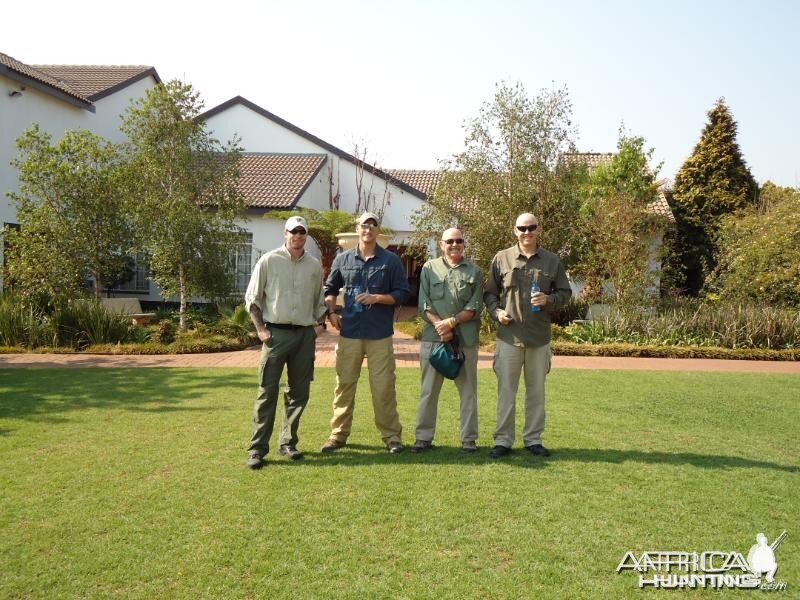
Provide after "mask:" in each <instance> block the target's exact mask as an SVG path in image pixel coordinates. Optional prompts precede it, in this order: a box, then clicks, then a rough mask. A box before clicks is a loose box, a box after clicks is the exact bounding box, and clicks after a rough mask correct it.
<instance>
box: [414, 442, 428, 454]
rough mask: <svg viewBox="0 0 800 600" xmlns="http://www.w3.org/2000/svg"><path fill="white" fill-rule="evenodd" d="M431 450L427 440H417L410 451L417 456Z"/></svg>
mask: <svg viewBox="0 0 800 600" xmlns="http://www.w3.org/2000/svg"><path fill="white" fill-rule="evenodd" d="M431 448H433V444H432V443H431V442H429V441H428V440H417V441H415V442H414V445H413V446H411V451H412V452H413V453H415V454H419V453H420V452H425V451H426V450H430V449H431Z"/></svg>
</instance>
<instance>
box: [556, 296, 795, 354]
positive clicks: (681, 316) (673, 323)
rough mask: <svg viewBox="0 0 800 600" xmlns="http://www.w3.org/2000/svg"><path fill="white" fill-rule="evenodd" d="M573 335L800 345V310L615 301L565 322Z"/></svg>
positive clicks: (646, 341) (640, 341) (591, 340)
mask: <svg viewBox="0 0 800 600" xmlns="http://www.w3.org/2000/svg"><path fill="white" fill-rule="evenodd" d="M565 333H566V334H567V337H568V339H569V341H572V342H578V343H584V344H601V343H628V344H636V345H653V346H718V347H722V348H775V349H782V348H786V349H791V348H798V347H800V312H798V311H796V310H790V309H784V308H778V307H769V306H752V305H742V304H727V303H719V302H710V301H702V300H687V299H682V300H673V301H670V302H669V303H666V304H662V305H661V306H659V307H658V309H657V310H653V309H645V308H641V307H630V306H624V305H614V306H612V307H611V309H610V310H609V313H608V316H607V317H606V318H604V319H600V320H596V321H592V322H590V323H584V324H573V325H570V326H568V327H567V328H565Z"/></svg>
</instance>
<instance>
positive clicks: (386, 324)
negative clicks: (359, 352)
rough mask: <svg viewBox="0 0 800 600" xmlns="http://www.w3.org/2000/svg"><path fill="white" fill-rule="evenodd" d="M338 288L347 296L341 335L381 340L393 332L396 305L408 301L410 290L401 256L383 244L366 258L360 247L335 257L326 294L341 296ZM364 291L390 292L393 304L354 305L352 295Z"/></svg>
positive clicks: (345, 297) (373, 292)
mask: <svg viewBox="0 0 800 600" xmlns="http://www.w3.org/2000/svg"><path fill="white" fill-rule="evenodd" d="M339 290H342V291H343V292H344V295H345V296H344V312H343V313H342V330H341V335H342V336H343V337H346V338H353V339H366V340H379V339H382V338H386V337H389V336H391V335H392V334H393V333H394V327H393V323H394V311H395V307H396V306H399V305H400V304H402V303H403V302H405V301H406V300H408V297H409V293H410V290H409V287H408V280H407V279H406V274H405V272H404V271H403V265H402V263H401V262H400V258H398V256H397V255H396V254H394V253H392V252H389V251H388V250H384V249H383V248H381V247H380V246H375V256H373V257H371V258H370V259H369V260H366V261H365V260H364V259H363V258H362V257H361V255H360V254H359V253H358V248H357V247H356V248H355V249H353V250H347V251H345V252H341V253H340V254H338V255H337V256H336V258H334V259H333V265H332V266H331V272H330V274H329V275H328V280H327V281H326V282H325V295H326V296H338V295H339ZM362 292H367V293H369V294H390V295H391V296H392V297H393V298H394V305H388V304H372V305H358V306H355V302H354V301H353V298H354V297H355V296H357V295H358V294H360V293H362ZM359 308H360V310H358V309H359Z"/></svg>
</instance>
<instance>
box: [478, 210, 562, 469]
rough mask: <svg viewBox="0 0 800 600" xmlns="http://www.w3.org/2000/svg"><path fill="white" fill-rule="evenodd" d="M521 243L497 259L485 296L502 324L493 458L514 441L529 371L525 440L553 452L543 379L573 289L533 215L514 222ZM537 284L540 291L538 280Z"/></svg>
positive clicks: (537, 451)
mask: <svg viewBox="0 0 800 600" xmlns="http://www.w3.org/2000/svg"><path fill="white" fill-rule="evenodd" d="M513 233H514V235H515V236H516V238H517V243H516V244H514V245H513V246H511V247H510V248H507V249H506V250H501V251H500V252H498V253H497V254H496V255H495V257H494V258H493V259H492V263H491V267H490V269H489V277H488V280H487V282H486V292H485V293H484V296H483V300H484V302H485V303H486V310H487V311H489V315H491V317H492V318H493V319H495V320H496V321H497V322H498V323H499V324H500V326H499V327H498V329H497V345H496V348H495V354H494V372H495V375H496V376H497V426H496V427H495V431H494V444H495V446H494V448H493V449H492V451H491V452H490V453H489V456H491V457H492V458H501V457H503V456H506V455H507V454H509V453H510V452H511V447H512V446H513V445H514V433H515V425H514V417H515V413H516V397H517V388H518V387H519V378H520V374H521V373H522V372H524V374H525V425H524V426H523V429H522V443H523V445H524V446H525V449H526V450H528V451H529V452H530V453H531V454H533V455H534V456H540V457H543V456H549V455H550V451H549V450H548V449H547V448H545V447H544V445H543V444H542V432H543V431H544V382H545V378H546V377H547V374H548V373H549V372H550V359H551V354H550V314H551V312H553V311H554V310H555V309H556V308H558V307H559V306H561V305H563V304H564V303H565V302H567V301H568V300H569V298H570V296H571V295H572V290H571V289H570V286H569V281H568V280H567V274H566V272H565V271H564V266H563V265H562V264H561V259H560V258H558V255H556V254H553V253H552V252H548V251H547V250H545V249H544V248H541V247H539V236H540V235H541V234H542V227H541V225H540V223H539V220H538V219H537V218H536V216H535V215H532V214H531V213H523V214H521V215H519V216H518V217H517V220H516V222H515V223H514V228H513ZM534 282H535V283H536V284H537V285H538V291H536V288H535V287H534V286H533V283H534Z"/></svg>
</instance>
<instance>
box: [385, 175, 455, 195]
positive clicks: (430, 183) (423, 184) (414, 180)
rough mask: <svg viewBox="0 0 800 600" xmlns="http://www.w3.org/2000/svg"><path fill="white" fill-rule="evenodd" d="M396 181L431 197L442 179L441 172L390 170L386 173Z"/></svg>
mask: <svg viewBox="0 0 800 600" xmlns="http://www.w3.org/2000/svg"><path fill="white" fill-rule="evenodd" d="M386 172H387V173H388V174H389V175H391V176H392V177H394V178H395V179H399V180H400V181H402V182H404V183H406V184H408V185H410V186H411V187H413V188H414V189H417V190H419V191H420V192H422V193H423V194H425V196H430V195H431V192H432V191H433V188H435V187H436V184H437V183H439V181H440V180H441V178H442V172H441V171H433V170H420V169H389V170H387V171H386Z"/></svg>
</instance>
